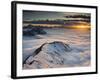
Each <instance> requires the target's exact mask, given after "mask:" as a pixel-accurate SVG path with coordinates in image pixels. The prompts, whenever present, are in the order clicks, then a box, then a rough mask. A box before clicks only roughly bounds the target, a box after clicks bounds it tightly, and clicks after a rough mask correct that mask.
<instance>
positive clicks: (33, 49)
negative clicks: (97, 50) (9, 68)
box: [22, 28, 91, 69]
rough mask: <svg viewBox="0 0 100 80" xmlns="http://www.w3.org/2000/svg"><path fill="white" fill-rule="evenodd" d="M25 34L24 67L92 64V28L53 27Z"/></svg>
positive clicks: (37, 67)
mask: <svg viewBox="0 0 100 80" xmlns="http://www.w3.org/2000/svg"><path fill="white" fill-rule="evenodd" d="M44 30H45V31H46V33H47V34H45V35H40V34H38V35H35V36H30V37H28V36H23V54H22V55H23V69H42V68H58V67H59V68H61V67H79V66H80V67H83V66H90V65H91V64H90V63H91V54H90V53H91V52H90V30H84V29H65V28H51V29H49V28H48V29H44Z"/></svg>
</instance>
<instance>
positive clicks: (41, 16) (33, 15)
mask: <svg viewBox="0 0 100 80" xmlns="http://www.w3.org/2000/svg"><path fill="white" fill-rule="evenodd" d="M76 15H85V16H89V17H90V14H89V13H75V12H51V11H28V10H27V11H26V10H23V20H24V21H27V20H47V19H49V20H56V19H64V20H67V19H73V20H76V19H80V20H81V19H84V18H83V17H73V16H76ZM66 16H67V18H66ZM68 16H70V18H68ZM85 19H86V18H85Z"/></svg>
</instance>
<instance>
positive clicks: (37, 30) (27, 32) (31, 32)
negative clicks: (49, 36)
mask: <svg viewBox="0 0 100 80" xmlns="http://www.w3.org/2000/svg"><path fill="white" fill-rule="evenodd" d="M37 34H46V31H44V30H43V28H41V27H34V26H32V25H28V26H25V27H23V36H35V35H37Z"/></svg>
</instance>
